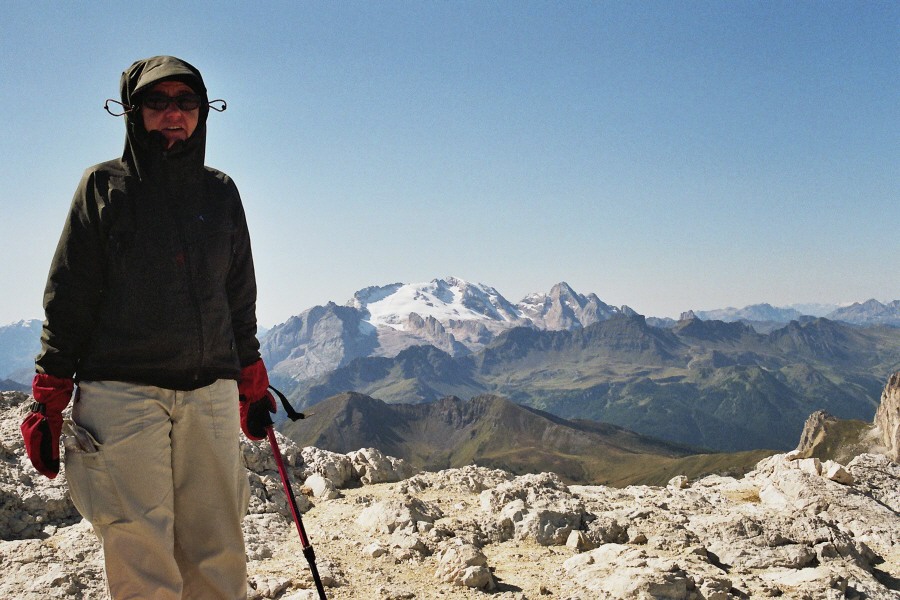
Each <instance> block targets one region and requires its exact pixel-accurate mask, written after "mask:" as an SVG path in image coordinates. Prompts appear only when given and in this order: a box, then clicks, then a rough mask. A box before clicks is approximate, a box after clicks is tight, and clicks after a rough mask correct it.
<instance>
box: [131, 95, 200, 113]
mask: <svg viewBox="0 0 900 600" xmlns="http://www.w3.org/2000/svg"><path fill="white" fill-rule="evenodd" d="M173 102H174V103H175V106H177V107H178V108H179V109H180V110H183V111H191V110H197V109H198V108H200V104H201V103H202V102H203V97H202V96H200V95H199V94H181V95H180V96H174V97H173V96H166V95H165V94H147V96H145V97H144V99H143V100H142V101H141V104H143V105H144V107H145V108H149V109H150V110H166V109H167V108H169V105H170V104H172V103H173Z"/></svg>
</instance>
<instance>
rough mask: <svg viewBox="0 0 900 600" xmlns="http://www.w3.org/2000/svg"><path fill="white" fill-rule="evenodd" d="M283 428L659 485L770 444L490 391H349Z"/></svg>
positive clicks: (423, 461) (318, 439)
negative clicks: (385, 395) (731, 443)
mask: <svg viewBox="0 0 900 600" xmlns="http://www.w3.org/2000/svg"><path fill="white" fill-rule="evenodd" d="M312 413H313V414H312V415H311V416H310V417H309V418H308V419H305V420H303V421H297V422H294V423H285V424H284V425H283V426H282V432H283V433H284V434H285V435H288V436H289V437H291V438H292V439H293V440H294V441H296V442H297V443H299V444H301V445H303V446H307V445H310V446H317V447H319V448H323V449H327V450H331V451H333V452H341V453H346V452H350V451H353V450H357V449H359V448H363V447H376V448H378V449H379V450H381V451H382V452H384V453H386V454H388V455H391V456H397V457H400V458H403V459H405V460H407V461H409V462H410V463H411V464H412V465H413V466H415V467H416V468H417V469H426V470H438V469H445V468H451V467H461V466H465V465H469V464H478V465H482V466H488V467H493V468H503V469H506V470H509V471H511V472H513V473H533V472H541V471H552V472H555V473H557V474H559V475H560V476H561V477H563V478H564V479H565V480H567V481H569V482H572V483H590V484H606V485H617V486H621V485H629V484H654V485H663V484H665V483H666V482H667V481H668V480H669V479H670V478H671V477H673V476H674V475H680V474H684V475H688V476H699V475H703V474H707V473H715V472H728V473H734V474H739V473H743V472H745V471H746V470H748V469H749V468H751V467H752V466H753V465H755V464H756V462H758V461H759V459H760V458H762V457H763V456H766V455H768V454H771V452H765V451H756V452H745V453H737V454H696V453H697V452H698V451H697V449H695V448H690V447H686V446H680V445H676V444H671V443H667V442H662V441H660V440H655V439H652V438H647V437H645V436H641V435H638V434H635V433H633V432H631V431H627V430H625V429H622V428H620V427H616V426H613V425H608V424H602V423H591V422H585V421H568V420H565V419H561V418H559V417H555V416H553V415H550V414H548V413H543V412H541V411H538V410H535V409H532V408H528V407H524V406H519V405H516V404H515V403H513V402H510V401H509V400H507V399H505V398H501V397H498V396H490V395H485V396H478V397H476V398H473V399H472V400H470V401H463V400H460V399H459V398H453V397H447V398H443V399H440V400H438V401H436V402H433V403H427V404H387V403H385V402H382V401H380V400H376V399H374V398H371V397H368V396H364V395H362V394H356V393H346V394H340V395H338V396H334V397H332V398H329V399H327V400H325V401H323V402H320V403H319V404H317V405H316V406H315V407H314V408H313V409H312Z"/></svg>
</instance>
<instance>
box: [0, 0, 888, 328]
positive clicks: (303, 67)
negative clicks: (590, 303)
mask: <svg viewBox="0 0 900 600" xmlns="http://www.w3.org/2000/svg"><path fill="white" fill-rule="evenodd" d="M3 13H4V18H3V23H2V25H0V29H2V36H0V50H2V54H0V86H2V94H0V115H2V119H3V123H4V133H5V136H4V143H3V144H2V150H0V153H2V161H0V183H2V188H0V210H2V215H3V217H2V222H0V240H2V244H3V246H2V248H3V251H2V266H0V282H2V285H3V288H4V291H3V293H2V295H0V324H3V323H9V322H12V321H16V320H19V319H23V318H39V317H41V316H42V311H41V295H42V290H43V285H44V281H45V278H46V273H47V268H48V266H49V262H50V259H51V256H52V253H53V250H54V248H55V246H56V241H57V239H58V236H59V232H60V230H61V228H62V223H63V219H64V216H65V213H66V211H67V209H68V205H69V202H70V201H71V198H72V193H73V192H74V190H75V186H76V185H77V183H78V180H79V178H80V176H81V173H82V171H83V170H84V169H85V168H86V167H88V166H90V165H92V164H95V163H98V162H101V161H103V160H107V159H110V158H113V157H115V156H118V155H120V154H121V151H122V147H123V143H124V126H123V124H122V120H121V118H119V119H116V118H113V117H110V116H108V115H107V114H106V113H105V112H104V111H103V109H102V105H103V101H104V100H105V99H106V98H117V95H118V81H119V75H120V74H121V72H122V71H123V70H124V69H126V68H127V67H128V66H129V65H130V64H131V63H132V62H133V61H134V60H136V59H139V58H145V57H148V56H153V55H156V54H174V55H176V56H179V57H181V58H184V59H186V60H188V61H189V62H191V63H193V64H194V65H195V66H197V67H198V68H199V69H200V70H201V72H202V73H203V75H204V78H205V79H206V82H207V87H208V88H209V90H210V97H211V98H224V99H226V100H227V101H228V110H227V111H226V112H224V113H222V114H217V113H214V114H212V115H211V116H210V121H209V134H208V149H207V163H208V164H209V165H211V166H214V167H217V168H219V169H221V170H223V171H225V172H227V173H228V174H230V175H231V176H232V177H233V178H234V179H235V181H236V182H237V184H238V187H239V188H240V190H241V194H242V197H243V200H244V205H245V208H246V211H247V214H248V219H249V222H250V227H251V236H252V239H253V247H254V255H255V260H256V266H257V278H258V283H259V293H260V296H259V303H258V307H259V320H260V323H261V324H262V325H265V326H272V325H275V324H277V323H280V322H283V321H284V320H286V319H287V318H288V317H290V316H292V315H295V314H299V313H300V312H302V311H303V310H304V309H306V308H309V307H311V306H313V305H316V304H325V303H326V302H328V301H335V302H337V303H338V304H343V303H344V302H346V301H347V300H348V299H349V298H350V297H351V296H352V295H353V293H354V292H355V291H356V290H358V289H361V288H364V287H367V286H371V285H385V284H388V283H393V282H405V283H415V282H423V281H428V280H431V279H434V278H436V277H444V276H447V275H452V276H456V277H459V278H462V279H466V280H468V281H472V282H481V283H485V284H487V285H491V286H493V287H495V288H497V290H498V291H499V292H500V293H501V294H503V295H504V296H505V297H506V298H507V299H509V300H510V301H513V302H516V301H518V300H520V299H522V298H523V297H524V296H525V295H527V294H528V293H531V292H536V291H543V292H546V291H549V289H550V288H551V287H552V286H553V284H555V283H558V282H560V281H566V282H568V283H569V284H570V285H571V286H572V287H573V288H574V289H575V290H576V291H578V292H580V293H583V294H586V293H590V292H593V293H596V294H597V295H598V296H600V298H601V299H602V300H603V301H605V302H607V303H609V304H613V305H623V304H627V305H629V306H631V307H632V308H634V309H635V310H637V311H638V312H640V313H642V314H645V315H647V316H678V314H679V313H680V312H682V311H685V310H688V309H695V310H709V309H714V308H723V307H726V306H736V307H742V306H746V305H748V304H754V303H759V302H769V303H771V304H774V305H777V306H785V305H788V304H793V303H801V302H804V303H805V302H826V303H832V302H833V303H838V302H851V301H862V300H866V299H868V298H876V299H878V300H881V301H882V302H886V301H890V300H894V299H900V224H898V221H897V215H898V200H900V3H898V2H895V1H877V0H876V1H864V2H862V1H847V2H837V1H817V2H807V1H789V2H788V1H779V2H758V1H753V2H742V1H724V0H723V1H717V2H704V1H693V2H682V1H677V0H676V1H671V2H670V1H665V2H662V1H659V2H656V1H649V0H648V1H618V2H606V1H598V2H574V1H572V2H569V1H565V2H544V1H540V2H537V1H534V2H532V1H527V0H522V1H480V0H479V1H462V0H461V1H441V2H395V1H391V0H386V1H378V2H374V1H373V2H343V1H339V2H324V1H323V2H225V3H210V2H194V3H182V2H178V3H175V2H168V1H157V2H152V3H149V4H148V3H107V2H103V3H90V4H89V3H74V2H40V1H39V2H33V3H26V2H9V3H6V4H5V5H4V8H3Z"/></svg>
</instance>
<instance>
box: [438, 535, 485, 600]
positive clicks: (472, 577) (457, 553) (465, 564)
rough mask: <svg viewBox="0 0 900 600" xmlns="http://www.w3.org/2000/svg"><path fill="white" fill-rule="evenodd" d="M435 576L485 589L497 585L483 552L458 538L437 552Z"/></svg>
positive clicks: (454, 583) (461, 584)
mask: <svg viewBox="0 0 900 600" xmlns="http://www.w3.org/2000/svg"><path fill="white" fill-rule="evenodd" d="M435 576H436V577H437V578H438V579H439V580H441V581H443V582H445V583H450V584H453V585H458V586H465V587H470V588H478V589H482V590H486V591H491V590H493V589H495V588H496V587H497V583H496V581H495V580H494V576H493V575H492V574H491V571H490V569H489V568H488V566H487V557H486V556H485V555H484V553H483V552H482V551H481V550H479V549H478V548H476V547H475V546H473V545H472V544H468V543H466V542H463V541H462V540H458V539H457V540H453V541H451V542H450V543H449V544H447V545H446V546H445V547H444V548H443V549H441V551H440V552H439V553H438V568H437V571H436V573H435Z"/></svg>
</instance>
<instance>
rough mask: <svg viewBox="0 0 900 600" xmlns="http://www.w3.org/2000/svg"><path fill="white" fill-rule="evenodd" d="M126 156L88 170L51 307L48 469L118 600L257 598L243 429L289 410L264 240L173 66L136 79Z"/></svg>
mask: <svg viewBox="0 0 900 600" xmlns="http://www.w3.org/2000/svg"><path fill="white" fill-rule="evenodd" d="M120 88H121V100H122V102H121V103H122V105H123V106H124V111H125V112H124V114H125V123H126V137H125V151H124V152H123V155H122V158H121V159H115V160H111V161H108V162H105V163H102V164H99V165H96V166H94V167H91V168H89V169H87V171H86V172H85V174H84V177H83V178H82V180H81V183H80V185H79V187H78V190H77V191H76V193H75V198H74V200H73V202H72V206H71V209H70V211H69V215H68V219H67V221H66V223H65V226H64V228H63V232H62V236H61V238H60V241H59V245H58V247H57V250H56V253H55V255H54V258H53V262H52V264H51V267H50V273H49V276H48V279H47V286H46V289H45V292H44V310H45V315H46V318H45V321H44V328H43V333H42V336H41V342H42V350H41V353H40V354H39V355H38V356H37V359H36V371H37V374H36V375H35V378H34V383H33V386H32V387H33V392H34V397H35V400H36V402H35V403H34V404H33V405H32V412H31V413H30V414H29V415H28V417H27V418H26V420H25V422H23V424H22V433H23V436H24V437H25V446H26V450H27V452H28V455H29V458H30V459H31V461H32V463H33V464H34V466H35V467H36V468H37V470H38V471H40V472H41V473H43V474H44V475H46V476H48V477H51V478H52V477H55V476H56V474H57V473H58V471H59V438H60V432H61V428H62V411H63V409H65V408H66V406H67V405H68V403H69V401H70V398H71V397H72V395H73V389H74V388H75V385H76V384H77V392H76V393H75V394H74V396H75V402H74V406H73V409H72V420H73V421H74V424H75V428H76V430H77V431H78V432H79V436H80V437H81V438H82V439H87V440H88V443H87V444H86V445H85V444H82V446H81V447H80V448H78V447H77V446H76V444H74V443H73V444H71V445H70V444H68V443H67V444H66V449H67V452H66V457H65V458H66V473H67V480H68V483H69V487H70V492H71V495H72V499H73V501H74V503H75V505H76V507H77V508H78V510H79V511H80V512H81V514H82V515H83V516H84V517H85V519H87V520H88V521H90V522H91V524H92V526H93V528H94V531H95V532H96V533H97V536H98V537H99V538H100V540H101V542H102V545H103V552H104V561H105V568H106V574H107V580H108V586H109V592H110V595H111V597H112V598H114V599H120V598H154V599H169V598H172V599H176V598H197V599H199V598H210V599H212V598H216V599H222V598H229V599H230V598H246V593H247V584H246V558H245V551H244V544H243V536H242V531H241V520H242V518H243V516H244V514H245V512H246V508H247V501H248V493H249V492H248V483H247V475H246V471H245V469H244V468H243V464H242V460H241V455H240V449H239V439H238V438H239V434H238V422H240V425H241V427H242V428H243V430H244V433H245V434H247V436H248V437H250V438H251V439H262V438H263V437H265V427H266V426H268V425H271V418H270V416H269V413H270V412H274V411H275V402H274V400H273V398H272V396H271V395H270V394H269V392H268V390H267V387H268V378H267V376H266V369H265V366H264V365H263V362H262V360H261V358H260V354H259V343H258V341H257V340H256V281H255V276H254V270H253V258H252V255H251V251H250V237H249V234H248V231H247V224H246V220H245V217H244V211H243V207H242V204H241V199H240V195H239V194H238V191H237V188H236V187H235V185H234V183H233V182H232V180H231V179H230V178H229V177H228V176H227V175H225V174H224V173H221V172H219V171H216V170H215V169H211V168H209V167H206V166H205V165H204V156H205V148H206V121H207V116H208V115H209V108H210V106H209V99H208V96H207V92H206V87H205V85H204V84H203V79H202V77H201V75H200V72H199V71H198V70H197V69H196V68H194V67H193V66H191V65H190V64H188V63H187V62H185V61H183V60H180V59H178V58H175V57H171V56H157V57H153V58H148V59H145V60H140V61H137V62H135V63H134V64H133V65H131V67H130V68H129V69H128V70H127V71H125V72H124V73H123V74H122V78H121V85H120Z"/></svg>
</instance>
